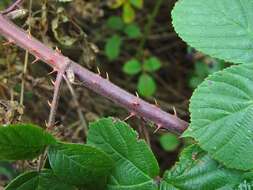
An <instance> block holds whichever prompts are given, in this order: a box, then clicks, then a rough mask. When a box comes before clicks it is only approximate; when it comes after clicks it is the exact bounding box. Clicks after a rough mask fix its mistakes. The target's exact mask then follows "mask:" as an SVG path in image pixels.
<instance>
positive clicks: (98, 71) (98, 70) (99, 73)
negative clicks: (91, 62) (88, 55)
mask: <svg viewBox="0 0 253 190" xmlns="http://www.w3.org/2000/svg"><path fill="white" fill-rule="evenodd" d="M97 73H98V75H101V72H100V69H99V67H97Z"/></svg>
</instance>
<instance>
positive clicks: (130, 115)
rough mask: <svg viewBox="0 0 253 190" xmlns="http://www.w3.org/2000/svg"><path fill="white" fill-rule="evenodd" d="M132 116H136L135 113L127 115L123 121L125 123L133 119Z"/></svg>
mask: <svg viewBox="0 0 253 190" xmlns="http://www.w3.org/2000/svg"><path fill="white" fill-rule="evenodd" d="M134 116H136V113H133V112H132V113H130V114H129V116H127V117H126V118H125V119H124V121H127V120H129V119H130V118H132V117H134Z"/></svg>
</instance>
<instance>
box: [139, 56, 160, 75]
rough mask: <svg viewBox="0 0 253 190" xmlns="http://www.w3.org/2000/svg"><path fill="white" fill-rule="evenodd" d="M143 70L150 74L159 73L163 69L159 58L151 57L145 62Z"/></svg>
mask: <svg viewBox="0 0 253 190" xmlns="http://www.w3.org/2000/svg"><path fill="white" fill-rule="evenodd" d="M143 68H144V70H146V71H149V72H153V71H157V70H159V69H160V68H161V62H160V60H159V59H158V58H157V57H150V58H149V59H147V60H145V61H144V65H143Z"/></svg>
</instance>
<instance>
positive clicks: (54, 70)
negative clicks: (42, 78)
mask: <svg viewBox="0 0 253 190" xmlns="http://www.w3.org/2000/svg"><path fill="white" fill-rule="evenodd" d="M55 72H57V70H56V69H55V68H53V70H52V71H51V72H49V73H48V74H47V75H51V74H53V73H55Z"/></svg>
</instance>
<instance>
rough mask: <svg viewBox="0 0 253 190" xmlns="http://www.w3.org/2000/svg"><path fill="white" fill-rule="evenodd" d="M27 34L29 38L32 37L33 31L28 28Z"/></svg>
mask: <svg viewBox="0 0 253 190" xmlns="http://www.w3.org/2000/svg"><path fill="white" fill-rule="evenodd" d="M27 35H28V38H29V39H31V38H32V34H31V31H30V30H27Z"/></svg>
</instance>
